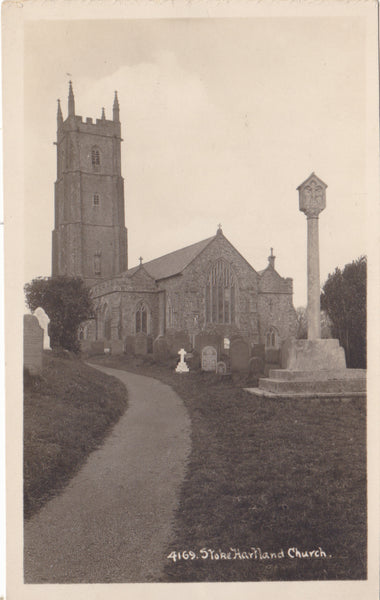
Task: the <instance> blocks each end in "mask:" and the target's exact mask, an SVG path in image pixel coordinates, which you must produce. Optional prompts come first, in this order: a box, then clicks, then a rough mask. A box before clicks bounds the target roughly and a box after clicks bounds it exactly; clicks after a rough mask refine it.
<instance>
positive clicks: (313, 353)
mask: <svg viewBox="0 0 380 600" xmlns="http://www.w3.org/2000/svg"><path fill="white" fill-rule="evenodd" d="M282 362H283V364H284V366H285V368H283V369H271V370H270V371H269V377H268V378H261V379H259V387H258V388H247V391H249V392H251V393H253V394H255V395H258V396H263V397H268V398H274V397H281V398H284V397H295V398H316V397H325V398H330V397H331V398H336V397H345V396H357V395H359V396H364V395H365V393H366V370H365V369H346V368H345V367H346V361H345V356H344V350H343V348H341V347H340V346H339V342H338V340H333V339H327V340H295V339H291V340H289V341H287V342H286V343H285V344H284V346H283V349H282Z"/></svg>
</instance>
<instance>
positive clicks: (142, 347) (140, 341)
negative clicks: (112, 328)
mask: <svg viewBox="0 0 380 600" xmlns="http://www.w3.org/2000/svg"><path fill="white" fill-rule="evenodd" d="M135 354H142V355H145V354H148V336H147V335H146V333H142V332H140V333H136V335H135Z"/></svg>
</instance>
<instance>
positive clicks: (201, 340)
mask: <svg viewBox="0 0 380 600" xmlns="http://www.w3.org/2000/svg"><path fill="white" fill-rule="evenodd" d="M206 346H213V347H214V348H216V352H217V356H218V357H219V356H220V353H221V349H222V347H223V337H222V336H221V335H219V334H218V333H214V332H208V331H201V332H200V333H198V334H197V335H196V336H195V340H194V348H195V350H197V352H199V354H201V355H202V351H203V348H205V347H206Z"/></svg>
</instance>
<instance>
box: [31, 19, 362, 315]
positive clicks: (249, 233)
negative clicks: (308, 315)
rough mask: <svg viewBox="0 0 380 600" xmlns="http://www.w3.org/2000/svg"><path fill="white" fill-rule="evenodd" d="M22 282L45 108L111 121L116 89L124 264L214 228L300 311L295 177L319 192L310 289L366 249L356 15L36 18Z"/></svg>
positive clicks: (46, 178) (50, 198)
mask: <svg viewBox="0 0 380 600" xmlns="http://www.w3.org/2000/svg"><path fill="white" fill-rule="evenodd" d="M24 73H25V76H24V129H25V145H24V148H25V156H24V164H25V223H24V228H25V231H24V239H25V248H26V251H25V263H24V280H25V281H30V280H31V279H32V278H33V277H37V276H40V275H50V274H51V231H52V229H53V227H54V181H55V179H56V147H55V145H54V141H55V139H56V110H57V99H58V98H60V99H61V104H62V110H63V116H64V118H66V116H67V93H68V81H69V80H72V82H73V88H74V94H75V103H76V114H78V115H81V116H83V117H93V118H100V116H101V109H102V107H103V106H104V107H105V110H106V117H107V118H112V102H113V96H114V90H117V91H118V96H119V102H120V120H121V127H122V138H123V140H124V141H123V143H122V175H123V177H124V179H125V205H126V226H127V228H128V236H129V266H130V267H132V266H135V265H136V264H138V257H139V256H140V255H141V256H142V257H143V259H144V261H148V260H151V259H153V258H156V257H158V256H161V255H163V254H166V253H167V252H171V251H173V250H176V249H178V248H181V247H183V246H186V245H189V244H192V243H195V242H197V241H199V240H202V239H205V238H208V237H211V236H212V235H214V234H215V233H216V230H217V226H218V224H219V223H221V224H222V229H223V232H224V235H225V236H226V237H227V238H228V239H229V240H230V242H231V243H232V244H233V245H234V246H235V247H236V248H237V250H239V252H240V253H241V254H242V255H243V256H244V257H245V258H246V259H247V260H248V262H250V264H251V265H252V266H253V267H254V268H255V269H256V270H261V269H263V268H265V266H266V265H267V257H268V255H269V254H270V248H271V247H273V248H274V254H275V255H276V269H277V270H278V272H279V273H280V274H281V275H282V276H283V277H292V278H293V280H294V305H295V306H301V305H306V289H307V288H306V286H307V277H306V232H307V228H306V217H305V215H304V214H303V213H301V212H300V211H299V208H298V192H297V189H296V188H297V186H298V185H299V184H300V183H302V182H303V181H304V180H305V179H306V178H307V177H308V176H309V175H310V174H311V172H313V171H314V172H315V173H316V175H318V176H319V177H320V178H321V179H322V180H323V181H324V182H325V183H326V184H327V185H328V188H327V206H326V209H325V211H323V212H322V213H321V215H320V218H319V231H320V270H321V284H323V282H324V281H325V280H326V278H327V276H328V274H329V273H331V272H333V271H334V269H335V267H337V266H339V267H343V266H344V265H345V264H346V263H348V262H351V261H352V260H354V259H356V258H357V257H359V256H360V255H362V254H365V253H366V252H367V248H366V235H365V232H366V196H367V190H366V126H367V124H366V79H365V78H366V36H365V22H364V21H363V20H362V19H361V18H354V17H347V18H343V17H340V18H333V17H326V18H322V17H321V18H319V17H313V18H301V17H291V18H286V17H285V18H241V19H231V18H225V19H211V18H210V19H205V18H203V19H136V20H133V19H129V20H127V19H126V20H109V21H105V20H100V21H99V20H96V21H89V20H88V21H62V20H60V21H50V22H47V21H34V22H29V23H27V24H26V26H25V38H24Z"/></svg>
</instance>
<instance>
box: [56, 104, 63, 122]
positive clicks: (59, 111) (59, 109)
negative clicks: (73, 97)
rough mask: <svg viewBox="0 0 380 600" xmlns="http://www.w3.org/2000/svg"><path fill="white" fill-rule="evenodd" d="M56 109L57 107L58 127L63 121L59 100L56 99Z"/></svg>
mask: <svg viewBox="0 0 380 600" xmlns="http://www.w3.org/2000/svg"><path fill="white" fill-rule="evenodd" d="M57 102H58V109H57V125H58V127H60V126H61V125H62V123H63V117H62V110H61V101H60V100H57Z"/></svg>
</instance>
